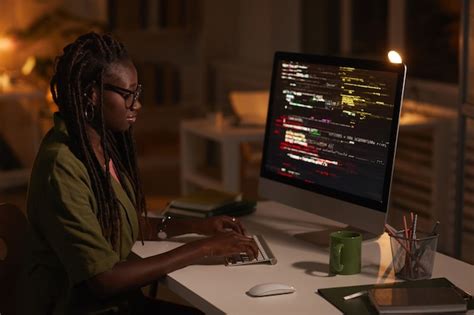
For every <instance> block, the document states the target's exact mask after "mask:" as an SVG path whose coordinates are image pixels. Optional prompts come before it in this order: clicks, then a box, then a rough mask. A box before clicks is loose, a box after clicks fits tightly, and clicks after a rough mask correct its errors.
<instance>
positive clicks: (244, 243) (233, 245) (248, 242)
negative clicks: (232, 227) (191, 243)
mask: <svg viewBox="0 0 474 315" xmlns="http://www.w3.org/2000/svg"><path fill="white" fill-rule="evenodd" d="M197 243H199V245H200V246H202V248H203V250H204V253H205V256H213V257H230V256H232V255H238V254H240V253H246V254H247V255H248V256H249V258H250V259H254V258H255V257H257V255H258V247H257V244H255V241H254V240H253V238H251V237H248V236H245V235H242V234H239V233H237V232H235V231H229V232H224V233H218V234H216V235H214V236H212V237H209V238H205V239H202V240H199V241H197Z"/></svg>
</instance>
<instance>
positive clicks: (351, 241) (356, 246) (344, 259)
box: [329, 231, 362, 275]
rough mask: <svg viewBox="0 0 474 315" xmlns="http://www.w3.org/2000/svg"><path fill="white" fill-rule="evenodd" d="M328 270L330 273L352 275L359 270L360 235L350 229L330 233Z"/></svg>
mask: <svg viewBox="0 0 474 315" xmlns="http://www.w3.org/2000/svg"><path fill="white" fill-rule="evenodd" d="M330 237H331V245H330V247H329V270H330V272H331V274H341V275H353V274H356V273H359V272H360V268H361V247H362V235H361V234H360V233H357V232H351V231H337V232H333V233H331V234H330Z"/></svg>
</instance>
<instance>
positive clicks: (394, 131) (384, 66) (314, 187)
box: [260, 52, 406, 213]
mask: <svg viewBox="0 0 474 315" xmlns="http://www.w3.org/2000/svg"><path fill="white" fill-rule="evenodd" d="M283 60H288V61H295V62H308V63H319V64H325V65H333V66H346V67H354V68H361V69H367V70H375V71H384V72H392V73H395V74H397V86H396V90H395V96H396V97H395V103H394V112H393V119H392V126H391V132H390V140H389V141H390V142H389V147H388V152H387V166H386V170H385V180H384V187H383V191H382V201H377V200H373V199H369V198H366V197H361V196H357V195H354V194H350V193H348V192H345V191H340V190H336V189H332V188H329V187H324V186H321V185H318V184H311V185H308V184H304V183H302V182H301V181H299V180H294V179H291V178H288V177H284V176H280V175H277V174H275V173H273V172H269V171H268V170H266V168H265V161H266V160H267V159H266V158H267V154H268V153H267V151H268V144H269V137H270V135H271V132H270V130H269V128H271V120H272V118H271V117H272V114H273V111H274V110H275V108H274V106H272V104H273V98H274V89H275V81H276V76H277V75H278V73H277V70H278V65H279V63H280V61H283ZM405 78H406V66H405V65H404V64H394V63H389V62H382V61H376V60H362V59H354V58H343V57H334V56H322V55H310V54H302V53H290V52H276V53H275V56H274V60H273V71H272V78H271V87H270V95H269V104H268V113H267V120H266V126H265V137H264V146H263V152H262V163H261V168H260V177H262V178H265V179H269V180H273V181H276V182H280V183H283V184H286V185H290V186H295V187H297V188H300V189H303V190H306V191H310V192H313V193H317V194H322V195H324V196H327V197H331V198H335V199H338V200H342V201H345V202H349V203H353V204H356V205H359V206H362V207H366V208H370V209H373V210H377V211H379V212H383V213H386V212H387V210H388V204H389V197H390V188H391V183H392V177H393V165H394V161H395V151H396V146H397V140H398V128H399V120H400V112H401V106H402V99H403V90H404V85H405V84H404V83H405Z"/></svg>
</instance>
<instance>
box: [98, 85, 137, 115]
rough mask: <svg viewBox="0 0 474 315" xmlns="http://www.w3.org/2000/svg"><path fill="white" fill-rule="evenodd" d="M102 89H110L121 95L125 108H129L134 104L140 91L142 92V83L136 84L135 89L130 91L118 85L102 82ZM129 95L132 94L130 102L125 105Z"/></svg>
mask: <svg viewBox="0 0 474 315" xmlns="http://www.w3.org/2000/svg"><path fill="white" fill-rule="evenodd" d="M104 90H108V91H112V92H115V93H117V94H119V95H120V96H122V97H123V99H124V100H125V108H127V109H130V108H132V107H133V105H135V103H136V102H137V100H138V98H139V97H140V93H141V92H142V85H141V84H138V85H137V88H136V89H135V91H132V90H129V89H125V88H123V87H120V86H116V85H113V84H109V83H104ZM131 95H132V96H133V99H132V103H131V104H130V105H129V106H127V100H128V98H129V97H130V96H131Z"/></svg>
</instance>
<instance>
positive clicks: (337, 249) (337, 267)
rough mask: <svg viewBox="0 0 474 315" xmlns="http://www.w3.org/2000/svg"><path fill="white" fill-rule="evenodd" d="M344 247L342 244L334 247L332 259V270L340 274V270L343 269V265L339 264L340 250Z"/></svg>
mask: <svg viewBox="0 0 474 315" xmlns="http://www.w3.org/2000/svg"><path fill="white" fill-rule="evenodd" d="M343 247H344V244H341V243H339V244H337V245H336V246H334V251H333V257H334V266H333V268H334V270H336V272H341V271H342V269H344V265H342V264H341V252H342V248H343Z"/></svg>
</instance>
